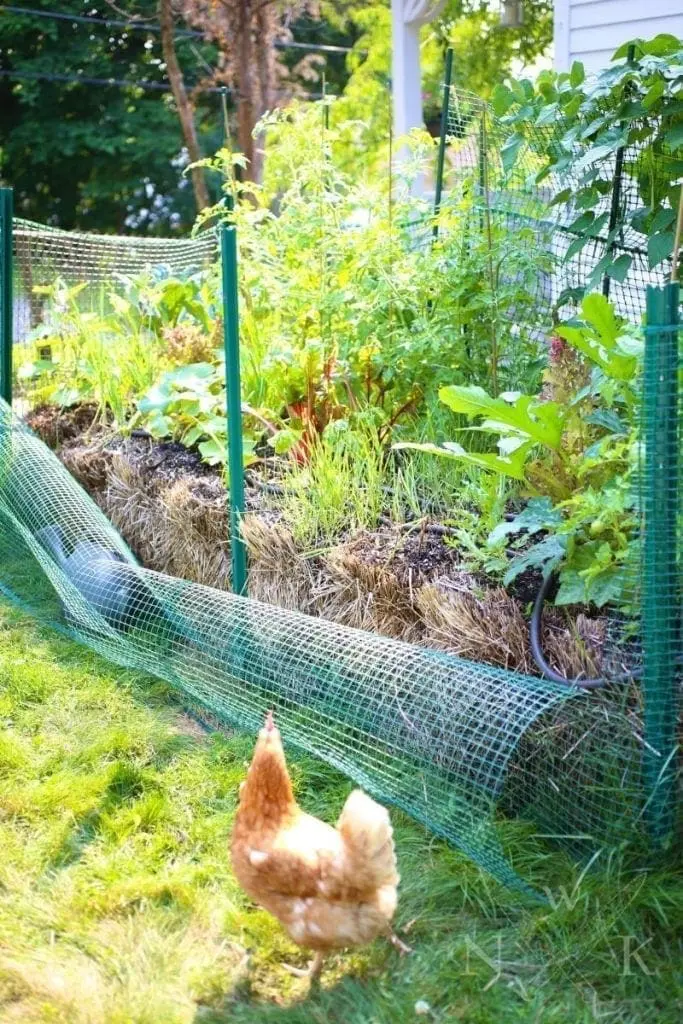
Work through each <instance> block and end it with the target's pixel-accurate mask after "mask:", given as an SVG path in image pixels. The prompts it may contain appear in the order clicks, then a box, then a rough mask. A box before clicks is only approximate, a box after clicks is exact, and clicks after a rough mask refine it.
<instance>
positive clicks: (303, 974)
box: [282, 953, 324, 982]
mask: <svg viewBox="0 0 683 1024" xmlns="http://www.w3.org/2000/svg"><path fill="white" fill-rule="evenodd" d="M323 959H324V957H323V954H322V953H316V954H315V957H314V959H313V960H312V962H311V963H310V964H309V965H308V967H306V968H302V967H292V965H291V964H283V965H282V966H283V967H284V969H285V970H286V971H287V973H288V974H293V975H294V977H295V978H310V979H311V982H316V981H319V980H320V972H321V971H322V969H323Z"/></svg>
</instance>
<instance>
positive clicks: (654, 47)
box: [639, 32, 681, 57]
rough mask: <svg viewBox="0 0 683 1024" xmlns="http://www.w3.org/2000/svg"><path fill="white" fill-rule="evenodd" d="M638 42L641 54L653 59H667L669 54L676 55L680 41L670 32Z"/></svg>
mask: <svg viewBox="0 0 683 1024" xmlns="http://www.w3.org/2000/svg"><path fill="white" fill-rule="evenodd" d="M639 42H640V44H641V47H642V50H643V53H648V54H651V55H652V56H653V57H668V55H669V54H670V53H676V51H677V50H680V48H681V41H680V39H679V38H678V37H677V36H674V35H672V34H671V33H670V32H660V33H659V35H656V36H655V37H654V39H648V40H647V41H646V42H642V41H640V40H639Z"/></svg>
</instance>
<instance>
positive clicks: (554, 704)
mask: <svg viewBox="0 0 683 1024" xmlns="http://www.w3.org/2000/svg"><path fill="white" fill-rule="evenodd" d="M458 103H459V107H458V113H457V119H458V120H457V124H455V125H454V126H452V127H453V137H454V138H455V139H456V143H455V146H454V154H451V159H453V158H455V159H456V160H459V161H460V165H461V169H462V170H463V171H464V172H465V173H466V174H468V175H470V176H471V177H472V180H473V181H474V183H475V184H477V183H478V187H479V189H480V192H479V202H478V203H477V205H476V206H475V210H474V216H473V217H472V225H471V231H472V233H473V234H475V233H477V232H479V233H480V234H481V236H482V237H484V238H485V236H486V233H487V231H488V228H489V224H490V220H494V221H495V222H496V223H497V224H498V225H501V224H503V225H504V226H507V228H508V229H509V230H514V229H515V226H516V225H518V224H519V223H520V221H521V220H524V223H527V224H528V223H530V222H531V223H532V224H533V225H534V231H535V232H536V234H537V237H538V238H539V241H540V244H541V245H543V246H545V245H546V244H548V245H550V244H551V243H552V244H554V240H557V239H560V241H559V242H558V243H557V244H558V245H559V246H560V247H561V246H562V245H564V244H565V243H564V241H562V240H563V239H564V238H565V237H566V231H565V227H566V225H563V224H561V223H559V224H558V221H557V218H556V217H555V215H554V214H553V216H550V215H549V214H547V212H544V211H545V198H546V197H545V196H544V194H543V193H541V192H539V191H538V189H536V188H532V187H530V184H529V169H528V168H527V171H526V172H524V160H525V159H526V158H525V157H523V158H520V161H519V162H517V163H516V164H515V166H514V167H513V168H512V174H511V175H510V174H508V173H507V171H506V169H505V167H503V166H502V162H497V157H496V159H495V160H494V159H491V160H489V156H490V155H491V154H494V153H497V152H498V151H497V150H496V146H498V147H499V148H500V146H501V140H502V138H503V130H502V128H500V127H498V126H497V122H496V119H495V118H494V117H493V115H492V114H491V112H490V111H489V110H488V109H486V108H484V107H483V105H481V104H479V103H478V102H477V104H475V103H474V101H470V105H469V106H467V104H466V102H465V100H464V99H462V98H461V99H459V100H458ZM484 110H485V115H484V116H483V118H482V117H480V119H479V124H477V116H478V115H477V112H481V111H484ZM458 153H459V154H460V156H459V157H458V155H457V154H458ZM484 154H486V157H485V159H483V158H482V157H483V155H484ZM532 169H533V168H532ZM622 194H625V193H622ZM5 203H6V206H5V207H4V209H7V203H8V200H5ZM2 231H3V243H4V245H5V252H7V251H8V246H9V245H11V242H12V239H11V237H10V235H9V228H8V219H7V218H5V220H4V222H3V227H2ZM19 231H20V232H23V234H16V235H15V238H14V259H15V268H16V269H15V274H14V284H15V292H17V293H20V292H21V289H22V288H23V289H24V290H25V292H26V294H27V295H28V294H29V291H28V290H29V289H31V288H32V287H34V286H35V284H36V283H44V284H49V283H50V282H51V281H52V280H53V279H54V277H55V276H62V277H67V275H68V274H71V275H73V276H72V277H71V278H69V279H70V280H71V281H73V282H74V283H76V282H79V283H80V282H82V281H83V280H84V278H85V281H86V283H88V284H89V285H90V288H89V289H86V292H85V293H83V299H84V301H85V299H86V298H87V300H88V301H92V302H98V301H103V300H102V295H103V294H104V291H103V288H102V286H103V285H105V286H106V288H107V289H109V290H111V289H114V290H115V288H116V280H117V278H116V273H121V272H123V271H127V272H129V273H131V272H137V271H139V270H142V269H145V268H150V269H152V270H153V269H154V266H156V265H158V264H159V263H167V264H169V265H170V266H171V268H172V270H173V272H174V273H175V274H179V273H181V274H182V273H183V272H184V271H185V270H188V269H189V268H190V267H192V266H197V265H200V264H201V263H202V262H205V261H207V260H209V261H211V260H214V259H215V256H216V255H217V252H216V241H215V236H214V235H213V234H207V236H205V237H204V238H201V237H200V238H199V239H197V240H195V241H188V242H182V241H180V240H179V241H177V242H175V243H172V244H169V248H168V250H167V251H166V249H165V245H166V244H168V243H164V242H157V241H155V242H154V243H153V244H152V243H151V242H144V243H141V242H139V241H138V240H122V239H115V240H107V239H101V238H100V239H98V238H95V237H93V236H87V235H86V236H84V235H79V236H74V238H73V246H74V247H73V249H70V248H69V239H70V237H71V236H70V233H65V232H56V233H55V232H52V231H50V230H46V231H44V232H41V230H40V229H38V228H37V227H35V226H26V225H25V224H22V223H21V222H20V223H19ZM8 238H9V241H8ZM591 244H593V243H591ZM595 244H596V245H603V246H604V245H605V244H606V243H604V241H603V242H601V241H600V240H596V241H595ZM78 246H80V247H81V248H80V250H77V247H78ZM88 246H89V247H90V248H88ZM22 247H23V248H22ZM127 247H128V248H127ZM183 247H184V248H183ZM221 250H222V255H223V270H224V278H223V282H224V291H223V298H224V304H225V317H224V326H225V329H226V335H227V337H226V343H227V350H226V365H227V366H228V367H230V366H232V373H230V374H229V378H230V379H229V381H228V383H229V385H231V386H232V387H233V389H234V390H233V396H232V403H230V400H229V409H228V412H230V411H231V409H232V424H233V431H234V432H235V431H237V432H238V430H237V428H238V426H239V424H238V423H237V422H236V420H237V419H239V417H238V416H236V415H235V412H236V409H238V405H237V403H236V402H235V394H236V393H238V391H237V390H236V389H237V385H238V378H237V375H236V374H237V369H238V364H237V361H236V356H237V338H238V335H237V322H236V319H235V314H236V308H237V307H236V302H237V277H236V245H235V228H234V227H232V226H228V227H227V228H223V229H222V241H221ZM74 251H79V252H80V253H81V255H80V256H78V257H76V258H75V259H74V258H73V257H72V256H71V255H69V256H64V257H60V253H72V252H74ZM46 252H47V253H49V255H47V256H46V255H44V254H45V253H46ZM87 253H89V254H90V255H89V256H88V255H84V254H87ZM95 254H100V255H99V256H98V257H97V259H95ZM554 255H555V256H557V252H556V251H554ZM100 256H101V259H100ZM60 259H61V262H60ZM5 267H7V259H6V261H5ZM558 267H559V264H558ZM569 267H570V271H567V270H566V269H565V270H559V269H558V274H559V273H562V274H567V273H570V272H571V273H576V274H578V275H579V277H581V275H582V274H584V272H585V273H589V272H590V273H592V272H593V271H594V266H593V265H591V266H590V268H588V265H587V264H581V263H580V262H579V264H578V266H577V267H576V268H575V270H571V267H572V263H571V262H570V264H569ZM637 267H638V264H637V263H634V264H632V268H633V269H632V270H631V273H635V272H636V270H637ZM4 280H5V289H4V292H3V296H4V303H3V309H2V313H3V319H2V323H3V324H4V325H5V335H4V340H5V342H6V343H7V340H8V335H7V331H8V330H9V329H10V328H11V319H8V309H9V308H11V307H10V306H9V305H8V303H9V298H8V296H10V297H11V287H10V286H11V283H12V282H11V281H10V280H9V275H8V274H6V275H5V278H4ZM8 282H9V283H8ZM644 283H645V281H644V279H636V281H635V283H632V282H631V281H630V280H629V279H625V280H624V281H623V282H617V284H618V285H619V288H620V289H621V291H619V288H617V285H614V288H615V291H614V298H615V300H616V301H617V305H618V306H621V308H622V309H623V310H624V311H628V312H630V313H631V314H632V315H633V313H634V311H639V310H640V309H641V308H642V307H644V305H645V291H644V287H643V285H644ZM548 287H550V288H551V289H552V290H553V291H554V293H555V292H557V291H558V289H561V290H563V289H564V283H562V282H560V284H559V285H558V283H557V280H556V279H555V277H554V276H553V277H552V278H551V279H550V280H549V281H546V282H544V284H543V289H545V291H543V289H542V294H544V295H546V294H547V288H548ZM552 304H553V303H552V298H549V299H548V301H547V316H546V320H547V323H548V324H550V322H551V315H550V309H551V306H552ZM678 308H679V303H678V291H677V286H676V285H674V284H671V285H668V286H665V287H663V288H654V287H653V288H652V289H651V290H650V293H649V300H648V327H647V329H646V332H645V339H646V357H645V371H644V381H643V384H642V387H643V410H644V412H643V424H642V431H641V442H640V443H641V459H642V468H641V473H640V484H639V486H640V499H639V507H640V515H641V519H642V543H641V545H640V556H641V563H642V564H641V565H640V566H639V570H638V573H637V580H636V583H637V584H638V586H637V587H636V588H635V590H636V591H637V594H638V598H637V602H638V603H637V607H636V613H637V614H635V615H634V620H633V622H632V623H627V624H625V627H624V629H623V630H621V633H623V635H620V636H619V637H617V639H616V641H615V654H614V657H613V658H612V659H611V662H610V665H611V666H612V665H613V667H610V669H609V673H611V674H612V675H613V676H614V677H615V681H614V683H613V685H612V686H608V687H607V688H605V689H600V690H599V691H595V692H590V693H589V692H582V691H580V690H579V689H577V688H575V687H569V686H562V685H559V684H554V683H551V682H546V681H544V680H540V679H537V678H532V677H530V676H524V675H520V674H517V673H513V672H507V671H504V670H502V669H493V668H490V667H487V666H484V665H481V664H474V663H471V662H467V661H463V660H461V659H458V658H455V657H452V656H450V655H446V654H443V653H439V652H436V651H429V650H426V649H424V648H420V647H417V646H412V645H408V644H404V643H399V642H398V641H394V640H389V639H387V638H383V637H379V636H375V635H372V634H369V633H363V632H360V631H357V630H352V629H348V628H345V627H343V626H340V625H337V624H334V623H331V622H327V621H325V620H322V619H314V618H312V617H306V616H303V615H300V614H298V613H295V612H290V611H285V610H283V609H280V608H277V607H272V606H268V605H265V604H261V603H259V602H256V601H253V600H249V599H247V598H244V597H241V596H239V595H237V594H228V593H225V592H221V591H218V590H213V589H211V588H208V587H203V586H199V585H197V584H191V583H188V582H186V581H182V580H178V579H174V578H171V577H168V576H164V575H161V574H159V573H154V572H151V571H149V570H147V569H144V568H142V567H141V566H139V565H138V563H137V561H136V559H135V558H134V556H133V555H132V553H131V552H130V551H129V549H128V548H127V547H126V545H125V544H124V543H123V541H122V540H121V538H120V537H119V536H118V535H117V533H116V532H115V531H114V530H113V528H112V526H111V524H109V523H108V521H107V520H106V518H105V517H104V515H103V514H102V512H101V511H100V510H99V509H98V508H97V506H96V505H95V503H94V502H93V501H91V499H90V498H88V496H87V495H86V494H85V493H84V492H83V491H82V490H81V489H80V488H79V486H78V485H77V484H76V482H75V481H74V480H73V479H72V478H71V477H70V475H69V474H68V472H67V471H66V469H65V468H64V467H63V466H62V465H61V464H60V463H59V461H58V460H57V458H56V457H55V456H54V455H53V454H52V453H51V452H49V451H48V449H47V448H46V447H45V445H44V444H43V443H42V442H41V441H39V440H38V438H37V437H35V436H34V435H33V434H32V433H31V431H30V430H29V429H28V428H27V427H26V426H25V425H24V424H23V423H22V421H21V419H20V418H19V416H18V415H17V414H16V413H15V412H13V411H12V409H11V408H10V405H9V403H8V402H7V401H4V402H2V403H0V526H1V528H2V532H1V534H0V566H1V568H0V584H1V585H2V590H3V592H4V593H5V594H6V595H7V596H9V597H10V598H11V599H12V600H15V601H17V602H18V603H19V604H21V605H22V606H24V607H26V608H28V609H29V610H30V611H31V612H32V613H33V614H35V615H36V616H38V617H39V618H41V619H42V620H43V621H46V622H49V623H50V624H52V625H55V626H57V628H59V629H62V630H65V631H67V632H69V633H70V634H71V635H72V636H74V637H75V638H76V639H78V640H79V641H80V642H82V643H84V644H86V645H87V646H89V647H92V648H93V649H95V650H97V651H99V652H100V653H101V654H103V655H104V656H105V657H108V658H110V659H111V660H113V661H115V662H116V663H119V664H122V665H128V666H134V667H136V668H138V669H142V670H146V671H150V672H152V673H154V674H156V675H158V676H160V677H161V678H163V679H165V680H167V681H168V682H169V683H170V684H172V685H173V686H175V687H177V688H178V690H179V692H180V693H181V694H183V695H184V696H185V697H186V698H187V699H188V700H189V701H191V702H193V703H195V704H198V705H200V706H202V707H204V708H206V709H207V710H209V711H211V712H212V713H213V714H214V715H216V716H217V717H218V718H219V719H220V720H221V721H223V722H226V723H229V724H235V725H238V726H240V727H243V728H248V729H250V730H253V729H255V728H256V727H257V726H258V725H259V723H260V721H261V717H262V715H263V714H264V712H265V711H266V710H267V709H268V708H270V707H274V708H275V709H276V712H277V714H278V720H279V722H280V724H281V726H282V730H283V734H284V736H285V738H286V739H287V740H289V741H291V742H292V743H294V744H297V745H298V746H300V747H302V748H304V749H306V750H308V751H310V752H312V753H314V754H316V755H318V756H320V757H322V758H323V759H324V760H326V761H327V762H329V763H331V764H333V765H335V766H336V767H338V768H340V769H341V770H343V771H344V772H345V773H347V774H348V775H349V776H350V777H351V778H353V779H354V780H355V781H356V782H358V783H359V784H360V785H362V786H364V787H365V788H366V789H367V790H368V791H369V792H371V793H372V794H373V795H375V796H376V797H378V798H379V799H381V800H385V801H388V802H391V803H393V804H395V805H397V806H400V807H402V808H403V809H404V810H406V811H407V812H408V813H410V814H412V815H414V816H415V817H416V818H418V819H419V820H420V821H422V822H424V823H425V824H426V825H428V826H429V827H430V828H431V829H432V830H433V831H434V832H435V833H436V834H438V835H441V836H443V837H445V838H447V839H448V840H450V841H452V842H454V843H456V844H457V845H459V846H460V848H462V849H463V850H464V851H465V852H466V853H467V854H468V855H470V856H471V857H473V858H474V859H475V860H477V861H478V862H479V863H481V864H482V865H483V866H485V867H486V868H487V869H488V870H490V871H491V872H492V873H493V874H494V875H495V876H496V877H497V878H499V879H500V880H501V881H503V882H505V883H506V884H510V885H512V886H516V887H517V888H518V889H520V890H521V891H523V892H526V893H527V894H529V895H533V891H532V889H531V887H530V885H529V884H528V882H525V881H524V880H522V879H520V878H519V877H518V876H517V875H516V873H515V872H514V870H513V869H512V867H511V866H510V865H509V863H508V862H507V861H506V859H505V856H504V853H503V851H502V848H501V844H500V841H499V839H498V836H497V832H496V815H497V813H498V812H499V810H501V809H502V810H504V811H505V812H507V813H513V814H516V815H519V816H521V817H524V818H526V819H528V820H530V821H532V822H533V823H534V824H535V826H536V828H537V830H538V831H539V832H541V833H542V834H544V835H551V836H554V837H556V838H558V839H560V840H562V841H564V842H566V843H568V844H570V845H571V846H572V847H574V848H575V849H577V850H578V851H579V852H580V853H581V854H590V853H592V852H593V851H594V850H595V849H596V848H598V847H601V846H604V845H606V844H610V843H619V842H622V841H625V840H631V841H637V840H638V838H639V837H640V838H641V839H642V840H643V842H644V843H645V842H646V840H648V839H650V840H651V839H652V838H655V839H656V840H657V841H662V840H665V839H666V838H668V836H670V835H671V832H672V830H673V828H674V826H675V817H676V802H675V781H676V774H677V757H678V746H677V735H678V731H679V729H680V723H679V717H678V715H679V699H680V687H681V671H680V670H681V576H680V568H681V522H682V518H683V517H682V515H681V489H680V486H679V481H680V459H681V453H680V427H681V394H680V379H681V364H680V338H679V328H678ZM34 315H35V316H39V315H40V314H39V313H38V312H36V313H35V314H34ZM8 322H9V323H10V328H8V327H7V324H8ZM3 352H4V354H5V360H4V361H3V363H2V367H3V371H4V373H3V387H4V393H5V396H6V398H9V397H10V392H11V389H10V388H9V383H10V379H9V372H8V367H9V359H8V357H7V352H8V345H7V344H5V347H4V349H3ZM231 382H232V383H231ZM233 440H234V433H233ZM233 452H234V450H233ZM238 465H239V462H238ZM237 476H240V474H239V473H237V472H236V471H235V470H234V469H233V473H232V479H233V481H234V480H235V479H236V477H237ZM231 500H232V502H233V539H234V542H235V545H236V547H235V551H236V557H237V558H239V554H238V552H239V550H240V549H239V547H238V546H237V545H239V537H238V533H237V527H238V525H239V513H240V507H239V504H240V499H239V494H237V493H236V492H235V489H234V487H233V494H232V496H231ZM42 581H47V582H49V584H50V586H49V587H44V586H43V587H40V582H42ZM234 583H235V586H236V589H238V590H241V589H242V581H241V580H240V578H239V569H238V571H237V573H236V574H235V579H234ZM36 584H38V585H36ZM37 595H38V596H37ZM627 627H630V630H631V633H633V635H631V633H630V632H629V628H627ZM634 651H635V652H637V654H633V652H634ZM608 681H609V680H608Z"/></svg>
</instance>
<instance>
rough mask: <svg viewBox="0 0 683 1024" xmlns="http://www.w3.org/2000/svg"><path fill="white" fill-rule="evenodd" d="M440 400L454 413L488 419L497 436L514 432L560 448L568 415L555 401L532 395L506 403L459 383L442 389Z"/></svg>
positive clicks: (487, 425)
mask: <svg viewBox="0 0 683 1024" xmlns="http://www.w3.org/2000/svg"><path fill="white" fill-rule="evenodd" d="M439 398H440V400H441V401H442V402H443V403H444V404H445V405H447V406H448V408H449V409H451V410H452V411H453V412H457V413H463V414H464V415H465V416H468V417H473V416H485V417H486V420H485V421H484V427H485V428H486V429H488V430H490V431H492V432H494V433H498V434H504V433H509V431H510V430H512V431H513V432H516V433H519V434H522V435H524V436H526V437H528V438H530V439H531V440H533V441H537V442H538V443H539V444H542V445H545V446H546V447H548V448H552V449H553V450H555V451H556V450H557V449H558V448H559V446H560V441H561V438H562V426H563V423H564V415H565V414H564V412H563V410H561V409H560V407H559V406H558V405H557V404H556V403H555V402H540V401H538V399H537V398H535V397H533V396H531V395H519V396H518V397H517V398H516V399H515V400H514V401H513V402H506V401H504V400H503V399H502V398H492V397H491V396H490V395H488V394H487V393H486V392H485V391H484V389H483V388H480V387H464V386H461V385H458V384H451V385H449V386H448V387H444V388H441V389H440V391H439Z"/></svg>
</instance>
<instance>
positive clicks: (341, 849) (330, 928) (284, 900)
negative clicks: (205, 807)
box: [231, 712, 410, 978]
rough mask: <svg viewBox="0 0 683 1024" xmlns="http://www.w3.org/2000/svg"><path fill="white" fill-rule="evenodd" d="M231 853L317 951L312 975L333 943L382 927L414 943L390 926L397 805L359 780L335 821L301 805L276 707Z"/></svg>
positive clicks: (239, 872) (364, 938)
mask: <svg viewBox="0 0 683 1024" xmlns="http://www.w3.org/2000/svg"><path fill="white" fill-rule="evenodd" d="M231 856H232V864H233V868H234V871H235V875H236V876H237V879H238V881H239V882H240V884H241V886H242V888H243V889H244V890H245V892H246V893H247V894H248V895H249V896H251V898H252V899H253V900H255V902H256V903H258V904H260V906H262V907H264V909H265V910H268V911H270V913H271V914H273V915H274V916H275V917H276V918H277V919H278V920H279V921H280V923H281V924H282V925H283V926H284V928H285V929H286V931H287V933H288V934H289V936H290V937H291V938H292V939H293V940H294V942H296V943H297V944H298V945H299V946H303V947H305V948H308V949H312V950H314V951H315V953H316V957H315V960H314V961H313V965H312V967H311V970H310V972H309V973H310V976H311V977H312V978H317V976H318V975H319V973H320V970H321V967H322V961H323V957H324V955H325V953H327V952H328V951H330V950H333V949H340V948H344V947H347V946H360V945H364V944H365V943H368V942H371V941H372V940H373V939H374V938H376V937H377V936H378V935H386V936H387V938H388V939H390V941H391V942H392V943H393V944H394V945H395V946H396V947H397V948H398V949H399V950H400V951H401V952H403V953H406V952H410V950H409V948H408V947H407V946H405V945H404V944H403V943H402V942H401V941H400V940H399V939H398V938H396V936H395V935H394V934H393V932H392V930H391V919H392V917H393V915H394V912H395V910H396V903H397V891H396V890H397V885H398V881H399V876H398V873H397V871H396V854H395V852H394V841H393V836H392V829H391V823H390V821H389V814H388V813H387V811H386V809H385V808H384V807H380V805H379V804H377V803H375V801H374V800H371V799H370V797H368V796H366V795H365V793H362V792H361V791H360V790H355V791H354V792H353V793H351V795H350V796H349V798H348V800H347V801H346V803H345V804H344V808H343V810H342V813H341V816H340V818H339V821H338V822H337V827H336V828H332V827H331V826H330V825H326V824H325V823H324V822H322V821H320V820H319V819H318V818H314V817H312V816H311V815H310V814H306V813H305V812H304V811H302V810H301V808H300V807H299V806H298V804H297V802H296V800H295V799H294V794H293V792H292V784H291V781H290V778H289V772H288V771H287V762H286V760H285V754H284V750H283V749H282V741H281V739H280V733H279V732H278V730H277V729H276V728H275V725H274V723H273V716H272V713H271V712H269V713H268V716H267V718H266V723H265V726H264V728H263V729H261V731H260V733H259V738H258V742H257V744H256V749H255V751H254V756H253V759H252V762H251V766H250V768H249V772H248V773H247V778H246V780H245V781H244V782H243V783H242V787H241V790H240V802H239V808H238V811H237V817H236V819H235V826H234V829H233V833H232V843H231ZM295 973H302V972H295Z"/></svg>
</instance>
